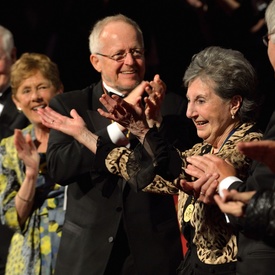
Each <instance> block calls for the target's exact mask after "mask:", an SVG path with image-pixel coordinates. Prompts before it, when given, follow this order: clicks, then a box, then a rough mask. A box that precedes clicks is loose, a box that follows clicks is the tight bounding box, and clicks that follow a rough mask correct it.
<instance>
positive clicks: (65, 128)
mask: <svg viewBox="0 0 275 275" xmlns="http://www.w3.org/2000/svg"><path fill="white" fill-rule="evenodd" d="M37 112H38V114H39V115H40V117H41V119H42V123H43V124H44V125H45V126H46V127H48V128H51V129H54V130H58V131H61V132H63V133H65V134H67V135H70V136H72V137H74V138H75V139H77V140H78V137H79V136H80V135H81V134H82V133H83V131H86V130H87V128H86V125H85V122H84V121H83V119H82V117H81V116H79V115H78V113H77V112H76V110H75V109H72V110H71V112H70V115H71V118H70V117H67V116H63V115H61V114H59V113H57V112H56V111H54V110H53V109H51V108H50V107H46V108H44V109H42V108H40V109H38V110H37Z"/></svg>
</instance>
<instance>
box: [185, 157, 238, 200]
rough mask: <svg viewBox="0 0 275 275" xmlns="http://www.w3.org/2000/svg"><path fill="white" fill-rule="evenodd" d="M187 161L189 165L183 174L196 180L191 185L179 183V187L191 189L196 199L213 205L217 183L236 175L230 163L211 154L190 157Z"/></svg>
mask: <svg viewBox="0 0 275 275" xmlns="http://www.w3.org/2000/svg"><path fill="white" fill-rule="evenodd" d="M187 161H188V162H189V164H188V166H187V168H186V169H185V172H186V173H187V174H189V175H191V176H193V177H194V178H197V180H196V181H194V182H192V183H187V182H186V181H181V185H182V186H185V188H186V186H187V185H188V187H189V188H193V189H194V190H193V191H194V193H195V194H196V195H197V197H198V199H199V200H200V201H202V202H204V203H214V202H215V201H214V195H215V194H216V193H217V187H218V185H219V182H220V181H221V180H222V179H224V178H225V177H227V176H233V175H235V174H236V171H235V169H234V167H233V166H232V165H231V164H230V163H228V162H227V161H225V160H223V159H221V158H219V157H217V156H215V155H212V154H206V155H203V156H191V157H188V158H187Z"/></svg>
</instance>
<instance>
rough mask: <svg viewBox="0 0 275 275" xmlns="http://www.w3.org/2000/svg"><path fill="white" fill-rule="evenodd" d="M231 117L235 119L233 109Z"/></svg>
mask: <svg viewBox="0 0 275 275" xmlns="http://www.w3.org/2000/svg"><path fill="white" fill-rule="evenodd" d="M231 117H232V119H235V114H234V112H233V111H232V112H231Z"/></svg>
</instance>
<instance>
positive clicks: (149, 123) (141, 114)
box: [98, 75, 166, 142]
mask: <svg viewBox="0 0 275 275" xmlns="http://www.w3.org/2000/svg"><path fill="white" fill-rule="evenodd" d="M144 91H145V92H146V93H147V94H148V96H146V97H144V103H145V106H144V105H143V103H142V95H143V93H144ZM165 92H166V85H165V83H164V82H163V81H162V80H161V79H160V77H159V75H156V76H155V77H154V80H153V81H151V82H147V81H143V82H142V83H140V84H139V85H138V86H137V87H136V88H135V89H134V90H133V91H132V92H131V93H130V94H129V95H128V96H127V97H126V98H125V99H121V98H119V97H118V96H116V95H113V96H112V97H110V96H108V95H106V94H104V95H102V97H101V98H100V102H101V103H102V104H103V106H104V107H105V108H106V109H107V112H106V111H104V110H103V109H98V112H99V113H100V115H102V116H103V117H106V118H108V119H111V120H113V121H115V122H117V123H119V124H120V125H122V126H123V127H125V128H127V129H128V130H130V131H131V133H132V134H134V135H135V136H137V137H138V138H139V139H140V141H141V142H142V141H143V138H144V136H145V134H146V133H147V131H148V130H149V128H150V127H153V126H154V125H156V126H157V127H158V126H160V124H161V121H162V116H161V112H160V108H161V103H162V101H163V99H164V96H165Z"/></svg>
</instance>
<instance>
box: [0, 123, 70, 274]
mask: <svg viewBox="0 0 275 275" xmlns="http://www.w3.org/2000/svg"><path fill="white" fill-rule="evenodd" d="M23 133H24V134H26V133H31V136H32V139H33V140H35V136H34V129H33V126H32V125H30V126H28V127H27V128H25V129H24V130H23ZM40 157H41V158H40V159H41V161H40V171H39V175H38V178H37V183H36V193H35V198H34V206H33V211H32V214H31V215H30V217H29V218H28V220H27V221H26V223H25V224H24V227H23V228H21V227H20V225H19V223H18V220H17V212H16V209H15V196H16V194H17V192H18V191H19V189H20V186H21V184H22V182H23V180H24V177H25V173H24V164H23V162H22V160H20V159H19V158H18V156H17V151H16V149H15V146H14V137H13V136H11V137H8V138H5V139H3V140H2V141H1V144H0V217H1V222H2V223H3V224H6V225H7V226H9V227H10V228H12V229H13V230H14V231H15V234H14V235H13V238H12V241H11V245H10V249H9V255H8V260H7V264H6V274H9V275H51V274H53V273H54V267H55V261H56V256H57V251H58V247H59V242H60V237H61V230H62V226H63V223H64V215H65V210H64V190H65V188H64V187H63V186H60V185H58V184H56V183H54V182H53V181H52V180H51V179H50V178H49V176H48V175H47V171H46V170H47V169H46V157H45V154H40Z"/></svg>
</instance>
